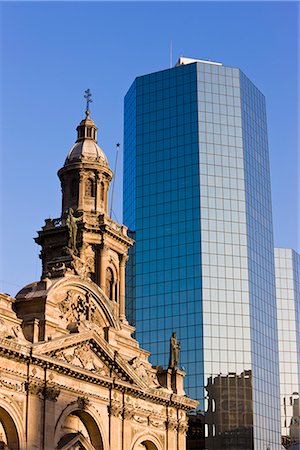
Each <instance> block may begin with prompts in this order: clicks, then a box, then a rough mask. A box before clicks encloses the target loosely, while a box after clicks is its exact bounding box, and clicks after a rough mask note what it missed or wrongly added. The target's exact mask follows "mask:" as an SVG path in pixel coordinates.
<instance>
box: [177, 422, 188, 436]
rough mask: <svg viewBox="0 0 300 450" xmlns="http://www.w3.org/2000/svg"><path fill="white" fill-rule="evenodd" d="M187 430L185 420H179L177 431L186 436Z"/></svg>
mask: <svg viewBox="0 0 300 450" xmlns="http://www.w3.org/2000/svg"><path fill="white" fill-rule="evenodd" d="M188 429H189V425H188V422H187V421H185V420H181V421H180V422H179V424H178V431H179V433H181V434H186V433H187V431H188Z"/></svg>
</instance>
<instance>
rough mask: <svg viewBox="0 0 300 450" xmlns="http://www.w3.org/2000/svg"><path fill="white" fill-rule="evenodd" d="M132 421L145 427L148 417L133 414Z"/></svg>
mask: <svg viewBox="0 0 300 450" xmlns="http://www.w3.org/2000/svg"><path fill="white" fill-rule="evenodd" d="M133 420H134V421H135V422H138V423H140V424H143V425H147V424H148V417H146V416H140V415H139V414H134V415H133Z"/></svg>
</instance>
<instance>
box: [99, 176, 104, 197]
mask: <svg viewBox="0 0 300 450" xmlns="http://www.w3.org/2000/svg"><path fill="white" fill-rule="evenodd" d="M100 200H101V201H104V183H103V181H101V183H100Z"/></svg>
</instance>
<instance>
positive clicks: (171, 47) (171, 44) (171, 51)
mask: <svg viewBox="0 0 300 450" xmlns="http://www.w3.org/2000/svg"><path fill="white" fill-rule="evenodd" d="M172 53H173V43H172V39H171V40H170V69H172V66H173V61H172V60H173V58H172V56H173V55H172Z"/></svg>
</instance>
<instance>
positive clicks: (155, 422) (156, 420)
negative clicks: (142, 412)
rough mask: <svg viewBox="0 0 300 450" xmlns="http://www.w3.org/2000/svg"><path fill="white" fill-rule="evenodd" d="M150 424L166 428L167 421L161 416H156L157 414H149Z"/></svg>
mask: <svg viewBox="0 0 300 450" xmlns="http://www.w3.org/2000/svg"><path fill="white" fill-rule="evenodd" d="M148 424H149V425H150V426H152V427H155V428H160V429H164V428H165V426H166V424H165V422H164V421H163V420H162V419H161V418H160V417H156V416H149V417H148Z"/></svg>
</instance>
